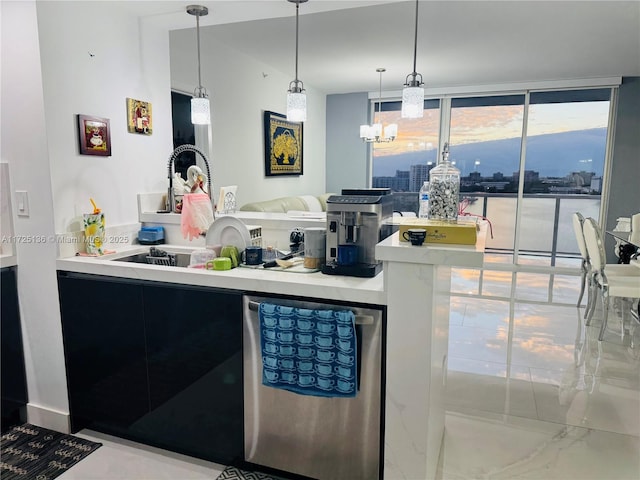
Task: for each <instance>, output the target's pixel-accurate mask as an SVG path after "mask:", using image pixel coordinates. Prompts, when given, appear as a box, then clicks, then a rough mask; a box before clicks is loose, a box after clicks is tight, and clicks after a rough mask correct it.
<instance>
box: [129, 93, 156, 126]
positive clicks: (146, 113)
mask: <svg viewBox="0 0 640 480" xmlns="http://www.w3.org/2000/svg"><path fill="white" fill-rule="evenodd" d="M152 120H153V119H152V116H151V102H143V101H142V100H136V99H135V98H127V130H128V131H129V133H140V134H142V135H151V134H152V133H153V121H152Z"/></svg>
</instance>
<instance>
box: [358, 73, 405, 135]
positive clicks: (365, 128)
mask: <svg viewBox="0 0 640 480" xmlns="http://www.w3.org/2000/svg"><path fill="white" fill-rule="evenodd" d="M385 71H386V69H384V68H376V72H378V73H379V74H380V91H379V92H380V93H379V95H378V105H379V107H378V111H379V112H380V115H382V72H385ZM373 115H374V121H375V108H374V111H373ZM397 136H398V125H397V124H395V123H391V124H389V125H387V126H386V127H385V128H384V133H383V129H382V124H381V123H374V124H373V125H360V138H361V139H362V140H363V141H364V142H376V143H383V142H385V143H386V142H393V141H394V140H395V139H396V137H397Z"/></svg>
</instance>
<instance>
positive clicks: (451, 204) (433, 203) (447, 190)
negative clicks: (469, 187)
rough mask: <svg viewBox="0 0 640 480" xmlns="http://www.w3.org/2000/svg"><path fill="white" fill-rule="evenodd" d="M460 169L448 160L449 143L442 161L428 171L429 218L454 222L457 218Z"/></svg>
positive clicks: (443, 153) (446, 144) (445, 145)
mask: <svg viewBox="0 0 640 480" xmlns="http://www.w3.org/2000/svg"><path fill="white" fill-rule="evenodd" d="M459 197H460V170H458V169H457V168H456V167H454V166H453V165H452V164H451V162H449V143H448V142H447V143H445V144H444V150H443V151H442V161H441V162H440V163H439V164H438V165H437V166H436V167H434V168H433V169H431V172H429V219H431V220H442V221H446V222H452V223H455V222H457V220H458V203H459Z"/></svg>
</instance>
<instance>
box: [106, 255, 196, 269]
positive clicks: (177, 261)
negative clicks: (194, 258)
mask: <svg viewBox="0 0 640 480" xmlns="http://www.w3.org/2000/svg"><path fill="white" fill-rule="evenodd" d="M112 261H114V262H131V263H144V264H146V265H164V266H167V267H188V266H189V263H190V262H191V254H190V253H171V252H168V254H167V256H152V255H150V252H142V253H136V254H133V255H127V256H126V257H120V258H114V259H113V260H112Z"/></svg>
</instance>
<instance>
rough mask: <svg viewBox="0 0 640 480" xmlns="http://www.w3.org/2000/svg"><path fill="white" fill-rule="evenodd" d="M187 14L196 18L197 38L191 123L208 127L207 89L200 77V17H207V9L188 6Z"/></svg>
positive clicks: (209, 116)
mask: <svg viewBox="0 0 640 480" xmlns="http://www.w3.org/2000/svg"><path fill="white" fill-rule="evenodd" d="M187 13H188V14H189V15H194V16H195V17H196V35H197V38H198V86H197V87H196V89H195V90H194V92H193V98H192V99H191V123H193V124H194V125H209V124H210V123H211V108H210V105H209V98H208V95H207V89H206V88H204V87H203V86H202V80H201V77H200V17H204V16H205V15H208V13H209V9H208V8H207V7H204V6H202V5H189V6H188V7H187Z"/></svg>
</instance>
